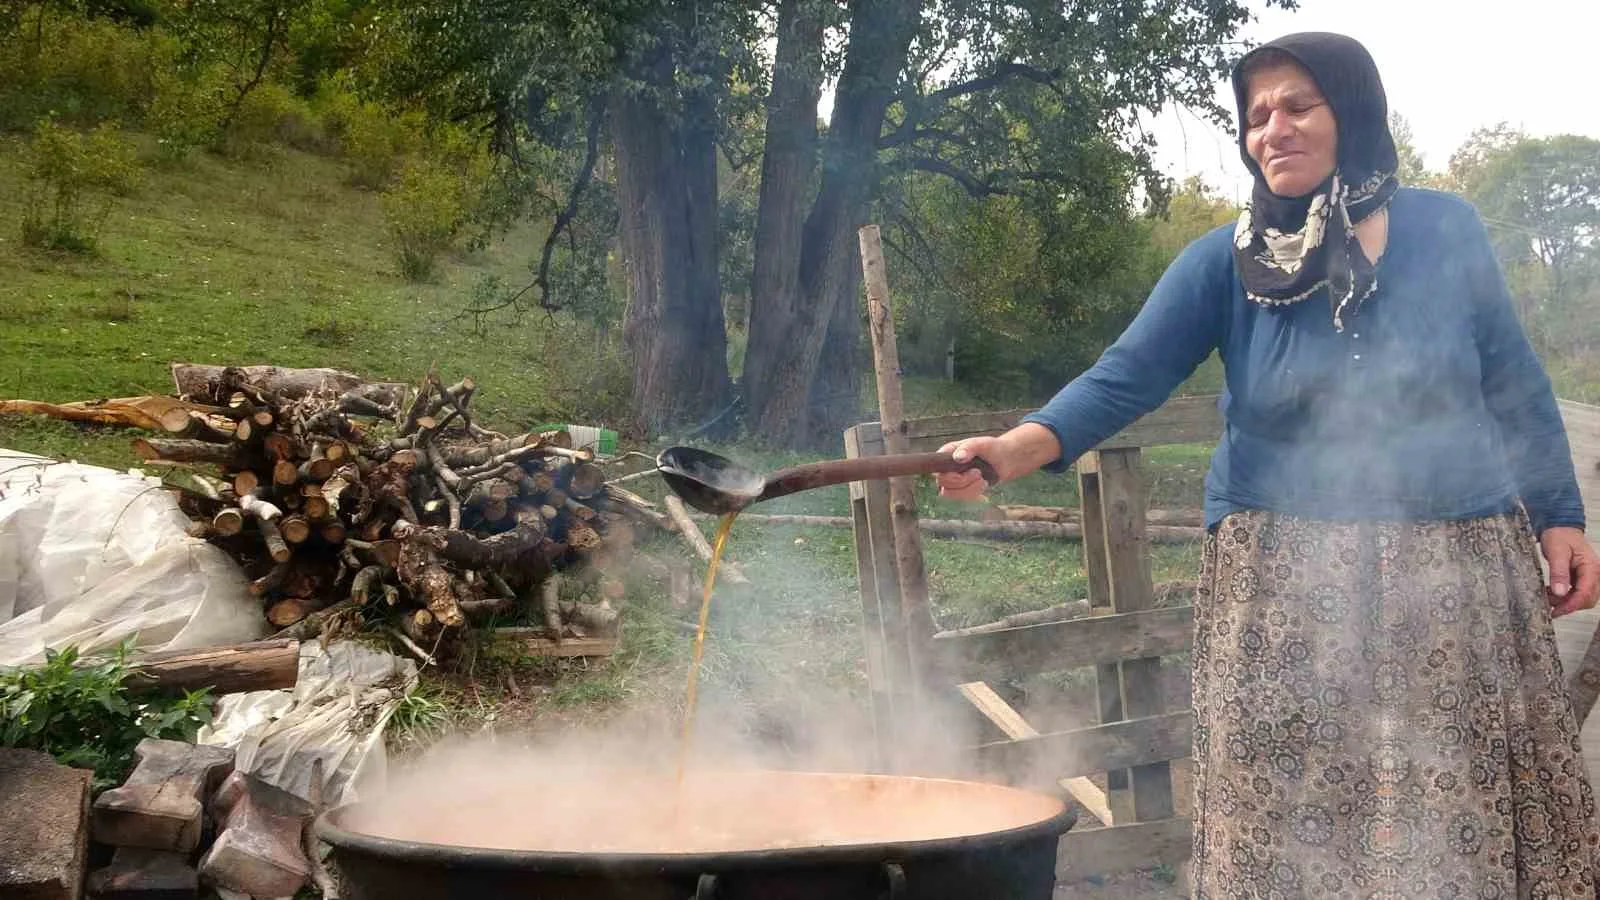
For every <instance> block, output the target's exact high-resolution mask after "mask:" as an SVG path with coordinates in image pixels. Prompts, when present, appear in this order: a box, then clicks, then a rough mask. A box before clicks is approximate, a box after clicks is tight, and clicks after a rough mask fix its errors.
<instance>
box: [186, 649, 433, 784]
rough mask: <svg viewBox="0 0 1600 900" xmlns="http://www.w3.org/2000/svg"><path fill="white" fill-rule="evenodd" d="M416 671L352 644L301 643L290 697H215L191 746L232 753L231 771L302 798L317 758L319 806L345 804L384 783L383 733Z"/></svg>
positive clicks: (285, 694) (408, 662)
mask: <svg viewBox="0 0 1600 900" xmlns="http://www.w3.org/2000/svg"><path fill="white" fill-rule="evenodd" d="M416 672H417V667H416V664H415V663H413V662H412V661H411V660H409V659H404V658H402V657H398V656H395V655H394V654H392V653H388V652H387V651H384V650H379V649H376V648H373V647H369V646H367V645H365V644H362V643H360V642H358V641H350V640H345V641H334V642H332V643H330V644H329V645H328V646H327V647H326V648H324V647H323V646H322V645H321V644H320V643H319V642H317V641H306V642H305V643H302V644H301V645H300V676H299V681H298V682H297V683H296V684H295V686H294V688H293V689H292V690H281V691H252V692H249V693H243V694H229V695H227V696H224V697H222V698H221V702H220V703H219V704H218V708H217V714H216V718H215V719H214V721H213V722H212V724H211V725H209V726H207V727H205V728H203V729H201V731H200V735H199V739H198V740H199V743H202V744H212V745H216V746H222V747H232V748H233V750H234V766H235V768H238V769H241V770H243V771H246V772H250V773H251V774H253V775H255V776H257V777H258V778H261V779H263V780H265V781H267V782H270V783H271V784H273V785H276V786H278V787H280V788H283V789H284V790H287V791H290V792H292V793H295V794H298V795H299V796H301V797H310V795H311V772H312V763H313V762H314V761H315V760H316V759H317V758H319V757H320V758H321V759H322V761H323V762H322V771H323V800H324V802H326V803H327V805H328V806H329V807H330V808H332V807H336V806H341V805H343V804H346V803H352V802H354V801H355V800H356V799H358V795H359V794H360V792H362V791H364V790H365V791H371V790H375V789H381V787H382V785H383V781H384V779H385V778H386V777H387V768H388V755H387V753H386V752H385V750H384V743H383V734H384V728H385V727H386V726H387V725H388V723H389V719H390V717H392V716H393V715H394V711H395V709H396V708H397V707H398V706H399V705H400V701H401V700H402V699H404V698H405V695H406V694H407V693H408V692H410V690H411V689H412V687H414V686H415V684H416V677H415V676H416Z"/></svg>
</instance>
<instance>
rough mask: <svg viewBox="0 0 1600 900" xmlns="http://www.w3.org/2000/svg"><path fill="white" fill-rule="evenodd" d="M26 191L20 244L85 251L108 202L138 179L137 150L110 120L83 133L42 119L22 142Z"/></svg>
mask: <svg viewBox="0 0 1600 900" xmlns="http://www.w3.org/2000/svg"><path fill="white" fill-rule="evenodd" d="M28 163H29V172H28V174H29V192H28V200H27V205H26V206H25V208H24V210H23V214H22V240H23V243H25V244H28V245H29V246H33V247H41V248H45V249H53V250H71V251H75V252H87V251H90V250H93V249H94V242H95V237H96V235H97V234H98V233H99V230H100V226H101V225H102V224H103V223H104V221H105V218H106V215H107V214H108V213H109V212H110V210H111V206H112V203H113V202H114V200H115V198H116V197H117V196H119V195H126V194H128V193H129V192H131V191H133V190H134V189H135V188H136V187H137V186H138V183H139V178H140V167H139V160H138V153H137V149H136V148H135V146H134V144H133V142H132V141H131V140H129V139H128V137H127V136H126V135H124V134H123V133H122V130H121V128H120V127H118V126H117V125H116V124H115V123H111V122H108V123H105V124H102V125H99V126H96V127H95V128H94V129H93V130H92V131H90V132H89V133H87V134H82V133H80V132H77V131H74V130H73V129H71V128H68V127H66V126H64V125H59V124H57V123H56V122H54V121H52V120H49V119H44V120H41V121H40V122H39V125H38V127H36V128H35V129H34V133H33V141H32V142H31V143H30V144H29V145H28Z"/></svg>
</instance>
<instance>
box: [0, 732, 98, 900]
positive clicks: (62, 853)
mask: <svg viewBox="0 0 1600 900" xmlns="http://www.w3.org/2000/svg"><path fill="white" fill-rule="evenodd" d="M92 777H93V773H92V772H89V771H88V770H87V769H73V768H68V767H67V766H63V765H59V764H57V763H56V761H55V760H53V759H51V758H50V756H49V755H48V754H45V753H39V752H37V751H34V750H15V749H0V898H5V900H79V898H81V897H82V896H83V876H84V868H85V867H86V866H87V865H88V862H87V860H88V848H89V782H90V780H91V778H92Z"/></svg>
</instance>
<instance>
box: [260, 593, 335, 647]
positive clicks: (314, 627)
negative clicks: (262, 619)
mask: <svg viewBox="0 0 1600 900" xmlns="http://www.w3.org/2000/svg"><path fill="white" fill-rule="evenodd" d="M354 611H355V604H354V603H351V602H350V601H349V600H340V601H339V602H338V603H335V604H334V605H332V606H330V607H328V608H327V609H319V610H317V611H316V612H314V613H311V614H310V615H308V616H306V617H305V618H304V619H301V620H300V621H298V622H296V623H294V624H293V625H290V626H288V627H287V628H284V629H282V630H280V631H278V632H277V633H276V634H274V635H273V638H275V639H277V638H287V639H290V640H296V641H310V640H315V639H316V638H318V637H321V636H322V635H323V633H324V632H326V631H327V630H328V626H329V624H330V623H331V622H333V621H334V620H335V619H340V618H343V617H345V616H349V615H350V614H351V613H353V612H354Z"/></svg>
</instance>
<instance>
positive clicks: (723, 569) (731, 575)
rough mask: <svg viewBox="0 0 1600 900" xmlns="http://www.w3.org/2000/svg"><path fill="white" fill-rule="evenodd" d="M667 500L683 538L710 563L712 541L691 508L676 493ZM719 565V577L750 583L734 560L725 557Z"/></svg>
mask: <svg viewBox="0 0 1600 900" xmlns="http://www.w3.org/2000/svg"><path fill="white" fill-rule="evenodd" d="M665 502H666V506H667V514H668V515H669V516H671V517H672V521H673V524H675V525H677V527H678V533H679V534H681V535H683V539H684V540H686V541H688V542H689V546H690V547H693V548H694V552H695V553H697V554H699V556H700V558H701V559H702V560H705V561H706V562H708V563H709V562H710V561H711V542H710V541H708V540H706V536H705V535H704V534H702V533H701V532H700V526H699V525H696V524H695V521H694V519H693V518H692V517H690V515H689V508H688V507H686V506H684V504H683V501H682V500H679V499H678V496H677V495H676V494H668V495H667V498H666V501H665ZM717 566H718V568H717V577H718V578H722V579H724V580H726V581H728V582H731V583H733V584H749V583H750V579H748V578H746V577H745V575H744V573H743V572H742V571H740V570H739V567H738V566H737V565H735V564H734V563H733V562H732V561H730V560H728V559H726V558H724V559H723V560H722V561H721V562H719V563H718V564H717Z"/></svg>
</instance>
